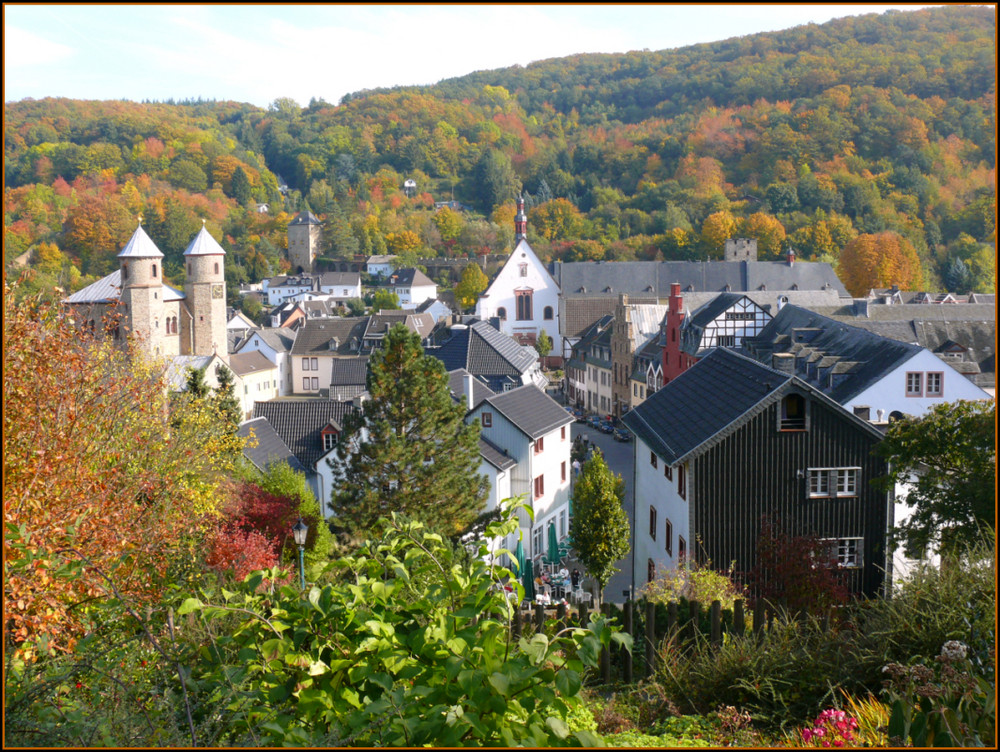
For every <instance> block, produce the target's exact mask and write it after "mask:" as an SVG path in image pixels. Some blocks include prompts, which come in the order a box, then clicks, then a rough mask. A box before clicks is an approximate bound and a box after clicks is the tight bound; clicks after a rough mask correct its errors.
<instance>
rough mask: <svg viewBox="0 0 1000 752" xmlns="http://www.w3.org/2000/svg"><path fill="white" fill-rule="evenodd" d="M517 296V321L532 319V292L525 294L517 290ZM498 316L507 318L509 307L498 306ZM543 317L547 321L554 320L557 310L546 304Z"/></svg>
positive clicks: (503, 319) (501, 318)
mask: <svg viewBox="0 0 1000 752" xmlns="http://www.w3.org/2000/svg"><path fill="white" fill-rule="evenodd" d="M514 295H515V296H516V300H515V304H516V306H517V310H516V314H517V319H516V320H517V321H531V319H532V315H531V312H532V309H531V293H527V294H523V293H517V292H515V293H514ZM497 318H499V319H500V320H501V321H506V320H507V309H506V308H504V307H503V306H500V307H499V308H497ZM542 318H543V319H545V320H546V321H552V319H553V318H555V312H554V311H553V310H552V306H545V308H543V309H542Z"/></svg>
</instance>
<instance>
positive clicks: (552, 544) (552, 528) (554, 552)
mask: <svg viewBox="0 0 1000 752" xmlns="http://www.w3.org/2000/svg"><path fill="white" fill-rule="evenodd" d="M561 560H562V557H561V556H560V555H559V539H558V538H556V524H555V523H554V522H553V523H551V524H550V525H549V549H548V551H546V552H545V563H546V564H558V563H559V562H560V561H561Z"/></svg>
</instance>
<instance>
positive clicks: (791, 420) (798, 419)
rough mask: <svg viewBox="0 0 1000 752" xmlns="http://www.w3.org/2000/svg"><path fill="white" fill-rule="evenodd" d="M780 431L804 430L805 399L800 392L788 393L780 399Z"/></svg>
mask: <svg viewBox="0 0 1000 752" xmlns="http://www.w3.org/2000/svg"><path fill="white" fill-rule="evenodd" d="M779 428H780V430H782V431H804V430H806V400H805V397H803V396H802V395H801V394H789V395H787V396H786V397H785V398H784V399H782V400H781V421H780V423H779Z"/></svg>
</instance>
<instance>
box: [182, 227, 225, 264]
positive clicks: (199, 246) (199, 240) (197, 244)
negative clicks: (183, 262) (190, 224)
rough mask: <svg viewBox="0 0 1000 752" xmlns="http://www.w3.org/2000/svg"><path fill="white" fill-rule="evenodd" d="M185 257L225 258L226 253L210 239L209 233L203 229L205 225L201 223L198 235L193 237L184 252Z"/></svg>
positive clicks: (214, 240)
mask: <svg viewBox="0 0 1000 752" xmlns="http://www.w3.org/2000/svg"><path fill="white" fill-rule="evenodd" d="M184 255H185V256H225V255H226V252H225V251H224V250H222V246H221V245H219V243H218V242H217V241H216V239H215V238H213V237H212V235H211V233H209V231H208V230H207V229H205V223H204V222H202V225H201V229H200V230H198V234H197V235H195V236H194V240H192V241H191V242H190V243H189V244H188V247H187V250H185V251H184Z"/></svg>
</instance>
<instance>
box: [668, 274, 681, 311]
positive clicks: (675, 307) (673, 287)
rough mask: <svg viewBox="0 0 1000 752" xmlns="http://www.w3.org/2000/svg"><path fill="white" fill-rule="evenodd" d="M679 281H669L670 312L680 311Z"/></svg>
mask: <svg viewBox="0 0 1000 752" xmlns="http://www.w3.org/2000/svg"><path fill="white" fill-rule="evenodd" d="M681 302H682V298H681V283H680V282H671V283H670V312H671V313H680V311H681Z"/></svg>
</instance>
